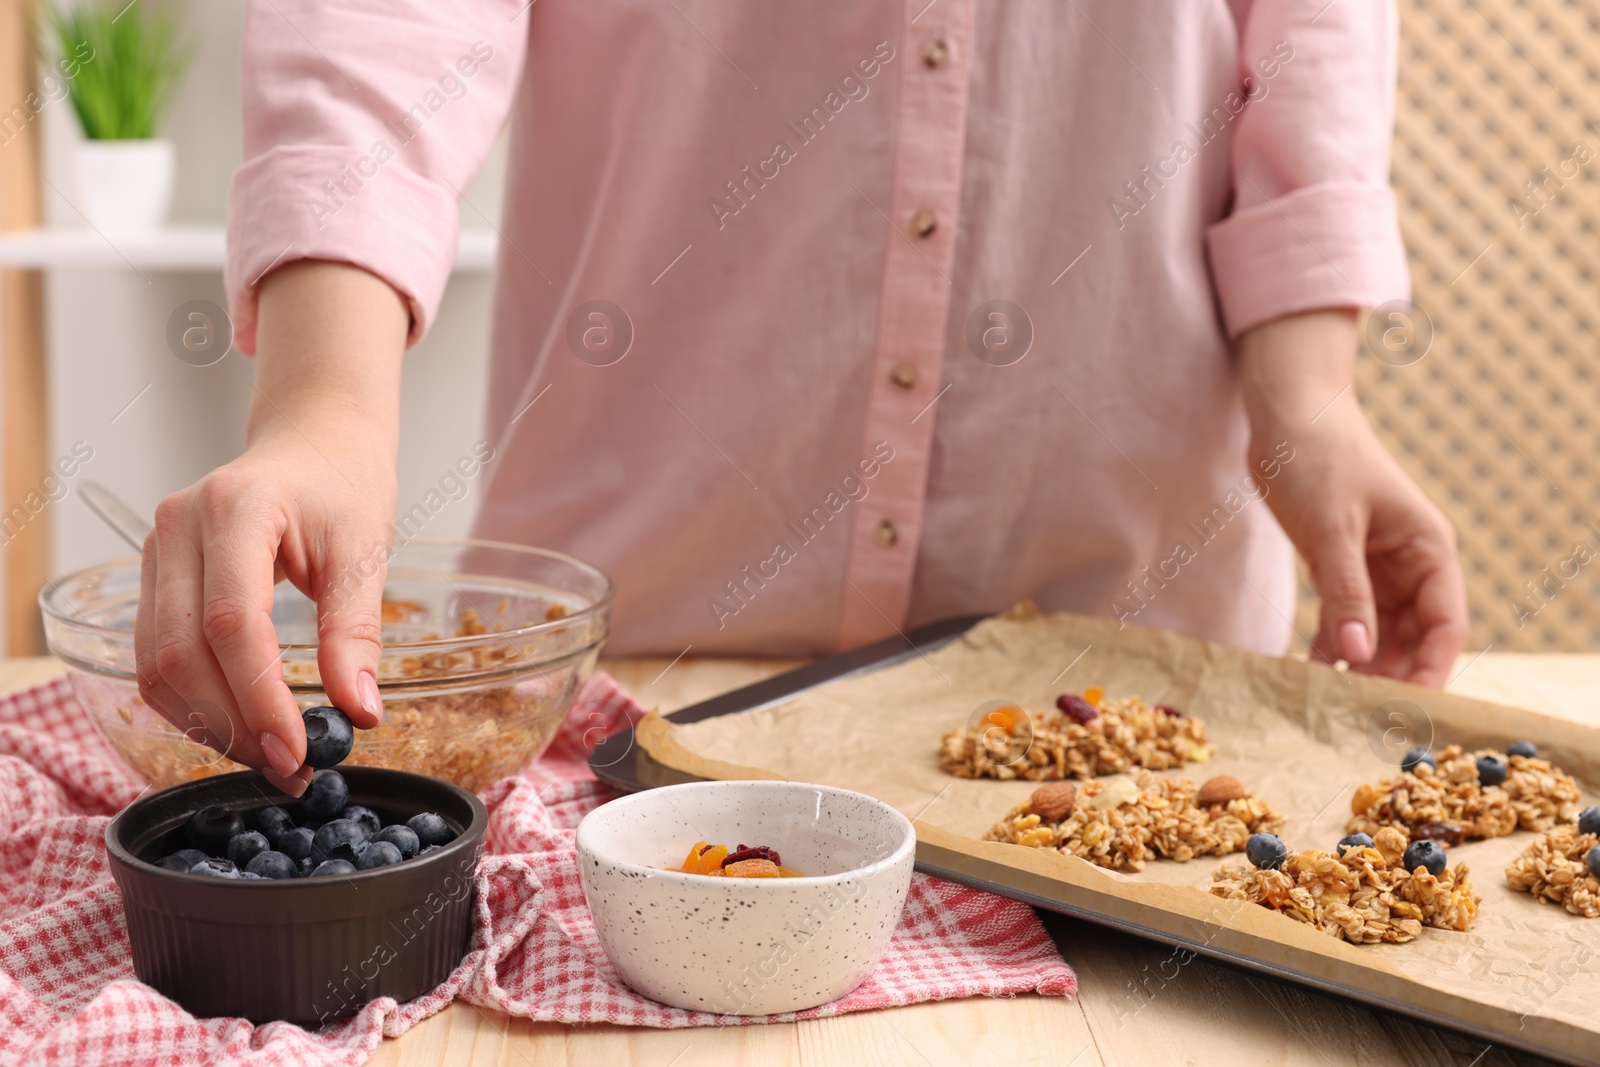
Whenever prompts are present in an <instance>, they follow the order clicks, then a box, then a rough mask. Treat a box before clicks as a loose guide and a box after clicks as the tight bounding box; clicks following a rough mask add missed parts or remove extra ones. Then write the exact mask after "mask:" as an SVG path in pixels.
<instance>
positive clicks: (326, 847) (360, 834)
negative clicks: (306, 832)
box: [311, 819, 367, 863]
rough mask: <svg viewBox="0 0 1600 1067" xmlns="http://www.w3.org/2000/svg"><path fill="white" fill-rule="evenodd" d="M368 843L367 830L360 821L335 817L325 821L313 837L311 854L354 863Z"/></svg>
mask: <svg viewBox="0 0 1600 1067" xmlns="http://www.w3.org/2000/svg"><path fill="white" fill-rule="evenodd" d="M366 843H367V832H366V831H365V830H363V829H362V828H361V824H360V823H357V822H355V821H354V820H352V819H334V820H332V821H330V822H325V823H323V824H322V828H321V829H319V830H318V831H317V832H316V835H315V836H314V837H312V839H311V856H312V858H313V859H318V860H331V859H342V860H346V861H348V862H350V863H354V862H355V858H356V855H357V853H359V852H360V851H361V847H362V846H363V845H365V844H366ZM342 850H348V851H342Z"/></svg>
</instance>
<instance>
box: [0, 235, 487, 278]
mask: <svg viewBox="0 0 1600 1067" xmlns="http://www.w3.org/2000/svg"><path fill="white" fill-rule="evenodd" d="M498 244H499V238H497V237H496V236H495V234H494V233H492V232H488V231H481V230H463V231H462V233H461V245H460V248H459V250H458V252H457V254H456V267H455V269H456V270H458V271H487V270H491V269H493V267H494V257H495V250H496V248H497V247H498ZM225 254H226V239H225V236H224V231H223V228H222V227H221V226H174V227H170V228H167V229H161V230H154V231H151V232H150V233H143V234H131V233H130V234H109V235H106V236H102V235H100V234H99V233H96V232H95V231H94V230H91V229H86V228H85V229H72V228H68V227H65V226H50V227H40V228H37V229H31V230H7V231H4V232H0V267H9V268H14V269H20V270H52V269H57V268H73V267H78V268H83V267H87V268H97V269H106V268H110V269H119V268H122V269H126V268H130V267H131V268H136V269H138V270H174V271H187V270H192V271H201V270H221V269H222V263H223V258H224V256H225Z"/></svg>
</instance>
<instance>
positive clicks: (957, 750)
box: [939, 690, 1211, 782]
mask: <svg viewBox="0 0 1600 1067" xmlns="http://www.w3.org/2000/svg"><path fill="white" fill-rule="evenodd" d="M1090 695H1096V696H1098V693H1097V692H1096V691H1094V690H1091V691H1090ZM1069 701H1070V704H1069V707H1071V708H1072V709H1074V710H1075V712H1076V714H1075V715H1073V714H1068V712H1067V711H1065V710H1060V711H1049V712H1044V713H1036V712H1031V711H1023V710H1022V709H1020V708H1009V709H1001V710H999V711H993V712H990V713H989V714H988V715H986V716H984V717H983V718H982V719H980V720H979V721H978V722H975V723H973V724H971V725H969V726H967V727H966V728H965V729H957V730H951V731H950V732H949V733H947V734H945V736H944V743H943V747H942V749H941V751H940V755H939V766H940V767H941V768H942V769H943V770H945V771H946V772H948V773H950V774H953V775H955V776H956V777H957V778H985V777H988V778H1005V779H1011V778H1022V779H1025V780H1027V781H1032V782H1044V781H1053V780H1057V779H1062V778H1096V777H1099V776H1100V775H1103V774H1120V773H1122V772H1124V771H1128V770H1131V769H1133V768H1135V767H1143V768H1145V769H1147V770H1155V771H1159V770H1166V769H1168V768H1170V767H1182V766H1183V765H1184V764H1185V763H1189V762H1204V761H1206V760H1208V759H1210V758H1211V745H1210V744H1209V743H1208V742H1207V741H1206V728H1205V724H1204V723H1203V722H1201V721H1200V720H1199V719H1195V718H1191V717H1189V716H1186V715H1184V714H1182V713H1181V712H1179V711H1177V710H1175V709H1173V708H1168V707H1164V706H1160V705H1158V706H1154V707H1152V706H1151V705H1149V704H1146V703H1145V702H1144V701H1142V700H1140V699H1139V698H1138V697H1124V698H1122V699H1120V700H1100V699H1096V700H1094V701H1086V700H1085V699H1083V698H1080V697H1076V696H1072V697H1063V698H1062V702H1064V703H1065V702H1069Z"/></svg>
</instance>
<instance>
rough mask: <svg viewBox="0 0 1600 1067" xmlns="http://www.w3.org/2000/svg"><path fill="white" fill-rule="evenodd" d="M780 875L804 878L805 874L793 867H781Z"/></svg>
mask: <svg viewBox="0 0 1600 1067" xmlns="http://www.w3.org/2000/svg"><path fill="white" fill-rule="evenodd" d="M778 877H779V878H804V877H805V875H804V874H801V873H800V872H799V871H797V870H795V869H794V868H793V867H779V868H778Z"/></svg>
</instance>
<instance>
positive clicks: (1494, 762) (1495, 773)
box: [1478, 756, 1506, 786]
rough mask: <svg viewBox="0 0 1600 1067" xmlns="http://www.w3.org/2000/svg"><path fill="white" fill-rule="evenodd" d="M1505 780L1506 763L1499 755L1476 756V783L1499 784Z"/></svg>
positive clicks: (1483, 784) (1485, 784)
mask: <svg viewBox="0 0 1600 1067" xmlns="http://www.w3.org/2000/svg"><path fill="white" fill-rule="evenodd" d="M1505 780H1506V765H1505V763H1504V762H1503V761H1502V760H1501V759H1500V757H1499V756H1479V757H1478V784H1479V785H1482V786H1490V785H1499V784H1500V783H1501V782H1503V781H1505Z"/></svg>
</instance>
